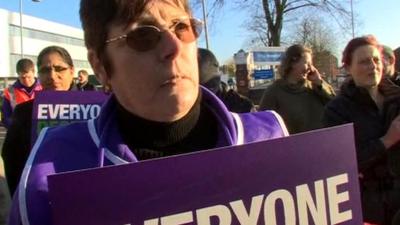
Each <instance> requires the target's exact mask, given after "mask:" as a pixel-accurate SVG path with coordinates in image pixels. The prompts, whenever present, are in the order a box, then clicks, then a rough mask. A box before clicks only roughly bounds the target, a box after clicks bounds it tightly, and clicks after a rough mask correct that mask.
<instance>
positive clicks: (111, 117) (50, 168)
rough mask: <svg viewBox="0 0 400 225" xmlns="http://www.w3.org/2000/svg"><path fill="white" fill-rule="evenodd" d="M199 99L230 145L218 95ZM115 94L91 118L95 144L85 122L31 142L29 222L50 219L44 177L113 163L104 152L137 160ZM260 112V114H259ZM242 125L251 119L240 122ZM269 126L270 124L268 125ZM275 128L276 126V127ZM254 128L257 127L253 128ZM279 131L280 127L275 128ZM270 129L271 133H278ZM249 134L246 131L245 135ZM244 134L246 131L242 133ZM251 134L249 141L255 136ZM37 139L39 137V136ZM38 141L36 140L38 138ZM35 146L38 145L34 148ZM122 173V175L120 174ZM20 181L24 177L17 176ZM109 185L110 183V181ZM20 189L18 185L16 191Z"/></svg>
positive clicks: (38, 224) (230, 130)
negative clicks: (125, 135) (119, 122)
mask: <svg viewBox="0 0 400 225" xmlns="http://www.w3.org/2000/svg"><path fill="white" fill-rule="evenodd" d="M202 92H203V101H206V103H207V105H208V107H210V109H212V111H213V112H214V113H215V115H216V117H217V118H218V120H217V121H218V123H219V124H218V125H219V127H220V134H219V137H220V140H219V142H218V143H219V145H217V146H215V147H223V146H230V145H234V144H235V142H236V140H237V130H236V126H235V123H234V119H233V117H232V114H231V113H230V112H229V111H228V110H227V109H226V107H225V106H224V105H223V104H222V102H221V101H220V100H218V98H217V97H216V96H215V95H213V94H212V93H210V92H208V91H206V90H204V89H202ZM115 101H116V100H115V97H113V96H111V97H110V98H109V99H108V100H107V101H106V102H105V104H104V105H103V107H102V110H101V113H100V115H99V117H98V118H96V119H95V120H94V123H93V124H94V125H95V132H94V133H96V134H97V136H98V138H99V140H98V141H99V145H98V146H97V145H96V143H95V141H94V139H93V138H92V137H91V134H90V133H89V130H88V124H89V123H86V122H77V123H74V124H70V125H67V126H61V127H56V128H50V129H49V130H48V131H47V133H46V135H45V137H44V139H43V141H42V142H41V143H40V144H38V143H36V144H35V147H34V148H33V150H32V152H35V151H36V150H37V153H36V154H31V156H30V158H31V160H33V164H32V169H31V171H30V173H29V176H28V177H27V190H26V196H27V197H26V202H27V208H28V219H29V221H30V224H31V225H49V224H52V222H51V211H50V202H49V198H48V184H47V176H48V175H51V174H55V173H60V172H66V171H75V170H81V169H88V168H96V167H101V166H109V165H113V164H114V163H112V162H111V160H112V159H110V158H109V157H107V154H110V153H112V154H114V155H115V156H117V157H119V158H120V159H122V160H124V161H127V162H136V161H137V159H136V157H135V156H134V154H133V153H132V151H131V150H130V149H129V148H128V147H127V146H126V145H125V144H124V143H123V142H122V138H121V136H120V134H119V131H118V129H117V125H116V123H115V104H116V102H115ZM264 113H265V114H268V115H269V116H267V117H266V118H264V119H268V120H270V122H267V123H265V124H271V123H278V122H277V121H276V118H275V117H274V116H273V115H272V114H271V113H270V112H264ZM264 113H260V114H259V116H261V115H263V114H264ZM244 122H245V124H247V123H249V124H250V123H251V121H244ZM259 122H260V121H257V124H253V125H254V127H258V126H264V123H259ZM268 127H270V125H268ZM277 127H279V126H277ZM255 130H258V129H255ZM279 130H281V131H279V132H281V133H283V132H282V129H281V128H280V127H279ZM279 132H272V133H279ZM250 133H252V131H251V130H249V134H250ZM245 136H247V134H246V133H245ZM250 136H252V140H253V139H254V137H255V136H257V135H250ZM275 137H277V135H275V136H271V132H268V133H265V135H262V134H259V135H258V139H259V140H265V139H270V138H275ZM39 138H40V137H39ZM39 140H40V139H39ZM36 145H37V146H36ZM36 147H38V148H36ZM124 176H125V175H124ZM21 180H22V182H23V180H24V177H22V178H21ZM110 185H112V184H110ZM21 190H22V191H24V189H23V188H22V187H20V189H19V190H18V192H17V193H22V192H21ZM17 200H18V199H14V202H13V204H14V207H13V211H12V214H11V221H12V223H11V224H12V225H13V224H18V223H16V222H17V221H18V220H19V219H18V218H19V217H20V212H21V211H20V210H17V209H18V206H16V204H19V202H18V201H17Z"/></svg>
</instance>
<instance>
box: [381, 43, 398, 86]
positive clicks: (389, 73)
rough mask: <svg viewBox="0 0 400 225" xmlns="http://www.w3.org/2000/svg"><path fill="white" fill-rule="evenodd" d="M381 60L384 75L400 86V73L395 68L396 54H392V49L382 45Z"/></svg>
mask: <svg viewBox="0 0 400 225" xmlns="http://www.w3.org/2000/svg"><path fill="white" fill-rule="evenodd" d="M382 61H383V74H384V75H385V77H387V78H389V79H390V80H391V81H392V82H393V83H395V84H396V85H398V86H400V74H399V72H398V71H396V68H395V63H396V56H395V55H394V52H393V50H392V49H391V48H390V47H388V46H386V45H382Z"/></svg>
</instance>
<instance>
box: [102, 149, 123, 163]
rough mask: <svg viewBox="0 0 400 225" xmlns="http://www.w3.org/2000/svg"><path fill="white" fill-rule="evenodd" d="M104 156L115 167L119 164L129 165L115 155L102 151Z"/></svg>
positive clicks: (108, 151) (106, 150)
mask: <svg viewBox="0 0 400 225" xmlns="http://www.w3.org/2000/svg"><path fill="white" fill-rule="evenodd" d="M104 156H105V157H106V158H107V159H108V160H110V161H111V162H112V163H114V164H115V165H121V164H127V163H129V162H128V161H125V160H123V159H121V158H120V157H118V156H117V155H115V154H114V153H112V152H111V151H110V150H108V149H105V151H104Z"/></svg>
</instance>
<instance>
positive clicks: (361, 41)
mask: <svg viewBox="0 0 400 225" xmlns="http://www.w3.org/2000/svg"><path fill="white" fill-rule="evenodd" d="M364 45H372V46H374V47H376V48H377V49H378V50H379V51H381V45H380V44H379V43H378V41H377V40H376V38H375V37H374V36H373V35H367V36H362V37H356V38H353V39H352V40H351V41H349V43H347V45H346V47H345V48H344V50H343V56H342V64H343V66H349V65H350V64H351V61H352V59H353V53H354V51H355V50H356V49H357V48H359V47H361V46H364Z"/></svg>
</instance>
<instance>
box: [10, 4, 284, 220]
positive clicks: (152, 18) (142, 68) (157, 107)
mask: <svg viewBox="0 0 400 225" xmlns="http://www.w3.org/2000/svg"><path fill="white" fill-rule="evenodd" d="M80 14H81V20H82V25H83V29H84V33H85V43H86V46H87V48H88V52H89V53H88V58H89V61H90V63H91V65H92V67H93V70H94V71H95V74H96V75H97V76H98V78H99V80H100V81H101V82H102V84H103V85H105V86H106V87H107V89H109V90H111V92H112V94H111V96H110V98H109V99H108V101H107V102H106V103H105V104H104V105H103V108H102V111H101V112H100V115H99V117H98V118H96V119H94V120H90V121H88V122H85V123H75V124H71V125H68V126H65V127H59V128H50V129H48V130H43V131H42V133H41V134H40V136H39V138H38V142H37V143H36V144H35V147H34V148H33V150H32V154H31V155H30V157H29V160H28V163H27V167H26V168H28V169H26V171H24V174H23V176H22V178H21V181H22V182H23V183H26V184H27V186H26V187H25V188H24V187H22V188H21V187H20V188H19V190H18V191H19V196H20V197H19V198H16V199H15V201H14V207H13V209H14V210H13V214H12V216H11V222H12V223H11V224H18V223H19V222H20V221H21V219H22V221H23V222H24V224H25V223H28V222H30V224H31V225H39V224H40V225H46V224H51V219H50V218H51V216H50V204H49V199H48V187H47V176H48V175H50V174H55V173H60V172H65V171H73V170H80V169H86V168H95V167H103V166H108V165H115V164H124V163H129V162H137V161H140V160H146V159H152V158H159V157H165V156H171V155H177V154H182V153H189V152H196V151H199V150H204V149H211V148H217V147H223V146H231V145H239V144H242V143H246V142H252V141H257V140H265V139H271V138H277V137H282V136H284V135H286V134H287V131H286V128H285V125H284V124H283V123H281V120H280V117H279V116H278V115H277V114H275V113H273V112H260V113H255V114H243V115H238V114H233V113H230V112H229V111H228V110H227V109H226V107H225V106H224V105H223V103H222V102H221V101H220V100H218V98H217V97H216V96H215V95H213V94H212V93H210V92H209V91H207V90H205V89H203V88H201V87H200V86H199V74H198V65H197V63H198V62H197V46H196V39H197V37H198V36H199V34H200V29H201V22H199V21H198V20H196V19H194V18H192V17H191V13H190V11H189V6H188V2H187V1H186V0H150V1H148V0H135V1H134V0H126V1H120V0H109V1H104V0H82V1H81V9H80ZM105 25H106V26H105ZM55 146H57V147H55ZM45 164H46V165H45ZM37 181H39V182H37ZM104 182H107V181H104ZM38 192H40V195H35V193H38ZM17 204H20V205H19V207H18V206H17ZM20 215H23V216H22V217H21V216H20Z"/></svg>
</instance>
